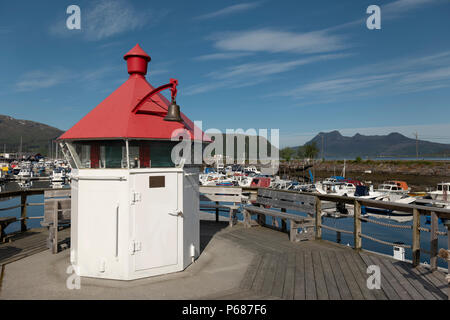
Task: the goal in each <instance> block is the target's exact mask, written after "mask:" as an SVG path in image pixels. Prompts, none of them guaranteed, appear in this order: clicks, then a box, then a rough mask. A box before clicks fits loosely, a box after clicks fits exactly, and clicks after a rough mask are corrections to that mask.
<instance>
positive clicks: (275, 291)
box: [272, 253, 288, 298]
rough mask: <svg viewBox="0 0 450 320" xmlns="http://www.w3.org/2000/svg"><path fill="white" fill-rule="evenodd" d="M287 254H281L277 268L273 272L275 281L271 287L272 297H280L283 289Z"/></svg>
mask: <svg viewBox="0 0 450 320" xmlns="http://www.w3.org/2000/svg"><path fill="white" fill-rule="evenodd" d="M287 261H288V254H286V253H284V254H282V255H281V256H280V257H279V259H278V263H277V270H276V272H275V282H274V285H273V288H272V296H274V297H280V298H281V297H282V296H283V289H284V281H285V276H286V268H287Z"/></svg>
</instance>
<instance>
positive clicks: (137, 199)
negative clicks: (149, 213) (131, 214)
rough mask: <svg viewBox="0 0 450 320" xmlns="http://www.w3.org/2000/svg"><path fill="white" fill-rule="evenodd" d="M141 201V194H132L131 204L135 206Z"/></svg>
mask: <svg viewBox="0 0 450 320" xmlns="http://www.w3.org/2000/svg"><path fill="white" fill-rule="evenodd" d="M140 201H141V194H140V193H139V192H132V193H131V204H135V203H136V202H140Z"/></svg>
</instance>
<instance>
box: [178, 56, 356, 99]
mask: <svg viewBox="0 0 450 320" xmlns="http://www.w3.org/2000/svg"><path fill="white" fill-rule="evenodd" d="M349 56H350V54H325V55H318V56H312V57H308V58H303V59H297V60H291V61H265V62H258V63H244V64H239V65H236V66H232V67H229V68H225V69H223V70H220V71H215V72H210V73H208V74H207V75H206V77H208V78H210V79H212V80H213V81H208V82H205V83H200V84H196V85H193V86H189V87H187V88H186V89H185V91H186V94H187V95H194V94H199V93H204V92H209V91H213V90H216V89H221V88H243V87H248V86H254V85H257V84H260V83H263V82H266V81H270V80H273V79H272V78H270V77H269V76H272V75H275V74H279V73H283V72H288V71H291V70H294V69H295V68H297V67H299V66H302V65H306V64H310V63H314V62H319V61H325V60H331V59H341V58H346V57H349Z"/></svg>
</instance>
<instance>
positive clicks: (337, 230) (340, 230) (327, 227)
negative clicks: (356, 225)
mask: <svg viewBox="0 0 450 320" xmlns="http://www.w3.org/2000/svg"><path fill="white" fill-rule="evenodd" d="M322 228H324V229H328V230H331V231H336V232H342V233H347V234H353V231H348V230H343V229H338V228H333V227H329V226H326V225H322Z"/></svg>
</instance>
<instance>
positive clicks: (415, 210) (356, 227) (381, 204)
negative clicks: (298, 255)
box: [305, 193, 450, 269]
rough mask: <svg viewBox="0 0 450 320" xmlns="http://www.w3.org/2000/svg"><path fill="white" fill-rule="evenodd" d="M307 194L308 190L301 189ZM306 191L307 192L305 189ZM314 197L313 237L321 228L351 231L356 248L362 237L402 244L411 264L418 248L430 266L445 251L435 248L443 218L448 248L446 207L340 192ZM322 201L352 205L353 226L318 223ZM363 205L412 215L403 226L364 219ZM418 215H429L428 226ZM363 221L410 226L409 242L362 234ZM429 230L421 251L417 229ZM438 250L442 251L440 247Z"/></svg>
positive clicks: (449, 212)
mask: <svg viewBox="0 0 450 320" xmlns="http://www.w3.org/2000/svg"><path fill="white" fill-rule="evenodd" d="M305 194H308V193H305ZM309 194H310V193H309ZM314 196H315V197H316V239H321V238H322V228H323V229H328V230H332V231H336V232H341V233H348V234H352V235H353V237H354V249H356V250H359V249H361V248H362V239H363V238H365V239H369V240H372V241H376V242H379V243H382V244H386V245H391V246H403V247H406V248H411V250H412V263H413V266H417V265H419V263H420V252H421V251H422V252H427V253H429V254H430V266H431V268H432V269H436V268H437V259H438V257H444V256H445V254H441V255H439V252H438V235H445V234H443V233H441V232H438V219H439V218H441V219H442V220H443V221H446V222H445V225H446V228H447V233H446V234H447V239H449V240H448V241H447V242H449V247H448V248H449V249H450V237H449V236H448V234H449V232H448V229H449V227H450V210H449V209H444V208H437V207H428V206H421V205H412V204H403V203H397V202H389V201H379V200H369V199H355V198H353V197H343V196H335V195H323V194H314ZM322 201H331V202H335V203H345V204H350V205H353V206H354V215H353V219H354V223H353V230H352V231H349V230H342V229H337V228H333V227H329V226H326V225H323V224H322V218H321V212H322V210H321V204H322ZM362 206H366V207H370V208H378V209H388V210H396V211H400V212H406V213H411V214H412V216H413V223H412V226H404V225H395V224H389V223H382V222H378V221H375V220H372V219H368V218H365V217H362V215H361V207H362ZM421 215H427V216H428V215H429V216H430V217H431V228H430V229H427V228H423V227H421V226H420V216H421ZM362 221H366V222H369V223H376V224H380V225H384V226H386V227H392V228H402V229H411V230H412V237H411V241H412V242H411V245H399V244H395V243H390V242H388V241H384V240H381V239H376V238H374V237H371V236H369V235H367V234H363V233H362V230H361V222H362ZM421 231H423V232H430V233H431V237H430V251H425V250H424V249H421V248H420V232H421ZM441 252H442V251H441Z"/></svg>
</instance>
